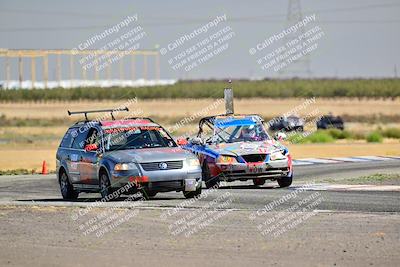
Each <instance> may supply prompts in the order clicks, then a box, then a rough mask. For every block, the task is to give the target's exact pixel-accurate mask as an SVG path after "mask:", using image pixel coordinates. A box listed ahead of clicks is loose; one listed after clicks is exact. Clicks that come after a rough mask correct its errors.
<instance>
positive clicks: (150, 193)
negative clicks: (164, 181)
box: [142, 189, 158, 200]
mask: <svg viewBox="0 0 400 267" xmlns="http://www.w3.org/2000/svg"><path fill="white" fill-rule="evenodd" d="M157 193H158V192H157V191H152V190H149V189H143V190H142V195H143V197H144V199H146V200H149V199H150V198H152V197H155V196H156V195H157Z"/></svg>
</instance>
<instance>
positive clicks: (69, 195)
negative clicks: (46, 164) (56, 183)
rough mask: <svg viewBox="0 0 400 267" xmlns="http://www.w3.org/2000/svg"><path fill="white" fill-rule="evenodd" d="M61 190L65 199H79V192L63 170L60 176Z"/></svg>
mask: <svg viewBox="0 0 400 267" xmlns="http://www.w3.org/2000/svg"><path fill="white" fill-rule="evenodd" d="M60 190H61V195H62V197H63V199H77V198H78V195H79V192H78V191H75V190H74V187H73V186H72V184H71V183H70V182H69V179H68V175H67V174H66V173H65V171H63V172H62V173H61V177H60Z"/></svg>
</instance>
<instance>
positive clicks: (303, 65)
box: [279, 0, 311, 77]
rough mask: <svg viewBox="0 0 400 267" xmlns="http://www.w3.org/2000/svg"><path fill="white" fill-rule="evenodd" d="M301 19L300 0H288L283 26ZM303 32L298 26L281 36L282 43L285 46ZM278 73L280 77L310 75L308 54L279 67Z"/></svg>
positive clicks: (290, 24) (302, 28)
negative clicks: (294, 30) (293, 30)
mask: <svg viewBox="0 0 400 267" xmlns="http://www.w3.org/2000/svg"><path fill="white" fill-rule="evenodd" d="M301 20H303V14H302V12H301V4H300V0H289V3H288V9H287V16H286V23H285V24H286V27H285V28H288V27H290V26H292V25H295V24H296V23H298V22H299V21H301ZM304 32H305V28H304V27H300V28H299V29H298V30H297V31H296V32H291V33H290V34H287V35H285V37H284V38H283V45H285V46H286V44H287V43H288V42H290V41H292V40H294V39H297V38H298V37H299V36H301V35H302V34H304ZM286 48H287V47H286ZM279 74H280V76H282V77H293V76H295V77H296V76H306V77H310V76H311V68H310V57H309V56H308V54H306V55H303V56H302V57H301V58H299V59H297V60H296V61H294V62H291V63H290V64H289V65H288V66H287V67H285V68H283V69H281V70H280V71H279Z"/></svg>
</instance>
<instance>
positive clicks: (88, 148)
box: [85, 144, 99, 151]
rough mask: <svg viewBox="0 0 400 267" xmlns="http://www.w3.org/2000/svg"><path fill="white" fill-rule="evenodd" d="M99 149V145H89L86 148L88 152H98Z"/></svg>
mask: <svg viewBox="0 0 400 267" xmlns="http://www.w3.org/2000/svg"><path fill="white" fill-rule="evenodd" d="M97 149H99V147H98V146H97V144H89V145H86V146H85V150H86V151H96V150H97Z"/></svg>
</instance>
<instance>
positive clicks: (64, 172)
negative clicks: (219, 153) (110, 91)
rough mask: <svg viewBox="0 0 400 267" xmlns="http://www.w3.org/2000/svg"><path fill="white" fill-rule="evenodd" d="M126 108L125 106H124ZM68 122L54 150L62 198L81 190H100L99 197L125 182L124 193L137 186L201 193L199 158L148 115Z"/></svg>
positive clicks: (150, 191) (150, 193) (147, 193)
mask: <svg viewBox="0 0 400 267" xmlns="http://www.w3.org/2000/svg"><path fill="white" fill-rule="evenodd" d="M126 110H128V109H126ZM107 111H108V112H111V115H112V112H113V110H101V111H84V112H69V114H79V113H84V114H85V118H86V120H84V121H79V122H77V123H75V124H74V125H72V126H71V127H70V128H69V129H68V130H67V132H66V133H65V135H64V137H63V139H62V141H61V143H60V146H59V148H58V150H57V155H56V158H57V170H56V171H57V178H58V182H59V184H60V189H61V194H62V196H63V198H64V199H76V198H77V197H78V195H79V193H81V192H100V193H101V196H102V197H103V198H107V196H110V195H111V194H113V193H115V192H118V190H119V189H121V188H122V187H124V186H126V185H127V184H128V183H129V184H130V185H133V186H132V187H131V188H129V190H127V192H123V193H125V194H127V193H128V194H130V193H135V192H137V191H139V190H140V191H141V192H143V194H144V197H154V196H155V195H156V194H157V193H158V192H167V191H183V194H184V196H185V197H186V198H192V197H195V196H198V195H200V194H201V183H202V175H201V168H200V164H199V161H198V159H197V158H196V157H195V156H194V155H193V154H192V153H190V152H188V151H186V150H184V149H182V148H180V147H179V146H177V144H176V143H175V141H174V140H173V139H172V138H171V136H170V135H169V134H168V132H167V131H166V130H165V129H164V128H163V127H162V126H160V125H159V124H157V123H156V122H154V121H153V120H152V119H150V118H129V119H123V120H114V117H113V116H112V117H113V120H102V121H95V120H93V121H91V120H88V119H87V113H94V112H107Z"/></svg>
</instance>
